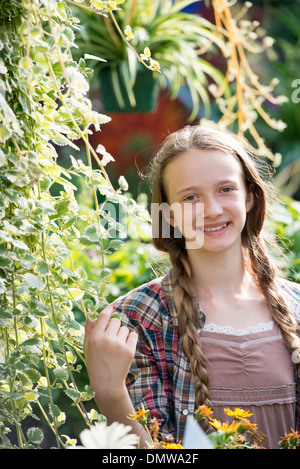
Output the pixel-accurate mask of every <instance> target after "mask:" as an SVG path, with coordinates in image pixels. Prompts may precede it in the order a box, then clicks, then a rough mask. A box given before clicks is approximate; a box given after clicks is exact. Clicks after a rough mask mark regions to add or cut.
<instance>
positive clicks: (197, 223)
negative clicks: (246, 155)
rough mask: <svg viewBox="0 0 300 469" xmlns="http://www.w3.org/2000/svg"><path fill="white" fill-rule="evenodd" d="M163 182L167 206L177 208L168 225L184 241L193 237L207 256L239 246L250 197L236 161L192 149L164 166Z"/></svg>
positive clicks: (224, 154) (206, 151)
mask: <svg viewBox="0 0 300 469" xmlns="http://www.w3.org/2000/svg"><path fill="white" fill-rule="evenodd" d="M163 182H164V187H165V191H166V195H167V198H168V204H169V205H171V206H172V207H176V208H177V209H176V210H175V211H174V214H173V215H171V218H170V220H169V222H170V223H171V224H172V225H173V226H177V227H178V228H179V229H180V231H181V233H182V234H183V236H184V237H185V239H189V237H190V233H194V234H196V236H197V239H198V240H201V244H199V243H198V248H201V249H203V250H205V251H210V252H221V251H224V250H227V249H228V248H230V247H231V246H233V245H234V244H236V243H239V245H241V232H242V230H243V228H244V225H245V221H246V215H247V212H248V211H249V210H250V208H251V206H252V203H253V194H252V192H247V190H246V186H245V183H244V178H243V168H242V165H241V163H240V161H239V160H238V159H237V158H235V157H233V156H232V155H229V154H227V153H225V152H223V151H220V150H200V149H193V150H191V151H189V152H186V153H183V154H181V155H179V156H177V157H176V158H174V159H173V160H172V161H171V162H170V163H169V164H168V165H167V167H166V168H165V171H164V175H163ZM186 234H188V235H189V237H188V236H187V235H186ZM192 246H194V248H195V244H192ZM187 249H188V246H187Z"/></svg>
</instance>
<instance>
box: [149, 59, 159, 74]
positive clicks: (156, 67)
mask: <svg viewBox="0 0 300 469" xmlns="http://www.w3.org/2000/svg"><path fill="white" fill-rule="evenodd" d="M150 67H151V69H152V70H155V71H157V72H160V65H159V62H157V60H153V59H151V58H150Z"/></svg>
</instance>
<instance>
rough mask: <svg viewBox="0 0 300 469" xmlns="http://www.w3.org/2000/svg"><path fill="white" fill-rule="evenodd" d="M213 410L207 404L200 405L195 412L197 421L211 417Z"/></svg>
mask: <svg viewBox="0 0 300 469" xmlns="http://www.w3.org/2000/svg"><path fill="white" fill-rule="evenodd" d="M212 413H213V411H212V410H211V409H210V407H207V406H206V405H205V404H203V405H200V406H199V407H198V409H197V410H196V412H195V418H196V420H197V421H199V420H201V419H205V418H207V417H209V416H210V415H211V414H212Z"/></svg>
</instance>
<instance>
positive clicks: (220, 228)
mask: <svg viewBox="0 0 300 469" xmlns="http://www.w3.org/2000/svg"><path fill="white" fill-rule="evenodd" d="M229 223H230V222H227V223H223V225H218V226H211V227H209V228H204V229H203V228H202V230H203V231H204V233H210V232H211V231H220V230H222V229H223V228H226V226H228V225H229Z"/></svg>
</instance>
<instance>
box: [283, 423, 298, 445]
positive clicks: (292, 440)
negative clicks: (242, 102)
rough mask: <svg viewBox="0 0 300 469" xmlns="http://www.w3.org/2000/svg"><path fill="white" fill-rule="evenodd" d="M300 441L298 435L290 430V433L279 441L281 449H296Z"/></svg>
mask: <svg viewBox="0 0 300 469" xmlns="http://www.w3.org/2000/svg"><path fill="white" fill-rule="evenodd" d="M299 441H300V433H299V432H295V431H294V430H293V429H292V428H291V433H286V434H285V435H284V438H283V439H282V440H281V441H280V446H281V447H282V448H283V449H289V448H291V447H292V448H296V447H297V446H298V444H299Z"/></svg>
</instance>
